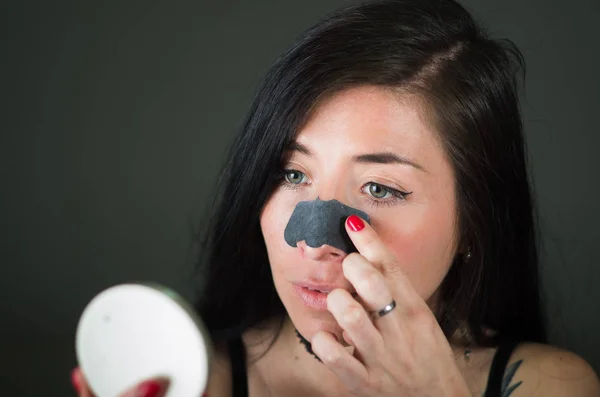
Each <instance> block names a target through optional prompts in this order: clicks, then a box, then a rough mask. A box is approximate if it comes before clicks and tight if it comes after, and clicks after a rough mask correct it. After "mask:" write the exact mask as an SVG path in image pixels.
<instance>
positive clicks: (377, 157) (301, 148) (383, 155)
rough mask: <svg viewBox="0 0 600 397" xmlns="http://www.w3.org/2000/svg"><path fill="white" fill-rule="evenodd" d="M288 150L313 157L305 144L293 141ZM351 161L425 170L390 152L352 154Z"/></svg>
mask: <svg viewBox="0 0 600 397" xmlns="http://www.w3.org/2000/svg"><path fill="white" fill-rule="evenodd" d="M287 150H288V151H296V152H300V153H302V154H304V155H306V156H309V157H313V153H312V152H311V151H310V149H309V148H308V147H306V146H305V145H303V144H301V143H298V142H293V143H291V144H290V145H289V146H288V147H287ZM352 161H354V162H355V163H361V164H403V165H408V166H411V167H413V168H416V169H418V170H421V171H423V172H427V170H425V168H423V167H422V166H421V165H420V164H417V163H415V162H414V161H412V160H410V159H408V158H406V157H403V156H398V155H397V154H395V153H392V152H378V153H366V154H359V155H356V156H352Z"/></svg>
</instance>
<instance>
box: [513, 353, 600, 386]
mask: <svg viewBox="0 0 600 397" xmlns="http://www.w3.org/2000/svg"><path fill="white" fill-rule="evenodd" d="M508 377H512V379H508ZM505 380H506V381H510V383H509V384H508V385H507V387H506V393H504V394H503V396H506V397H508V396H511V397H520V396H540V397H541V396H544V397H553V396H555V397H562V396H580V397H588V396H589V397H598V396H600V381H599V380H598V376H597V374H596V373H595V372H594V369H593V368H592V367H591V366H590V364H589V363H588V362H587V361H586V360H584V359H583V358H582V357H580V356H578V355H577V354H575V353H573V352H570V351H568V350H565V349H561V348H558V347H555V346H550V345H543V344H536V343H525V344H522V345H520V346H519V347H518V348H517V349H516V350H515V352H514V353H513V355H512V357H511V359H510V361H509V363H508V365H507V367H506V370H505Z"/></svg>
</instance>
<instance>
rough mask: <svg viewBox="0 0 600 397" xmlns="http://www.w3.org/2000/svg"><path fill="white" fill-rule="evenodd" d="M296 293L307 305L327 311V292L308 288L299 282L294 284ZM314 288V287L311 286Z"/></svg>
mask: <svg viewBox="0 0 600 397" xmlns="http://www.w3.org/2000/svg"><path fill="white" fill-rule="evenodd" d="M292 287H293V290H294V293H295V294H296V296H297V297H298V298H299V299H300V301H302V303H304V305H305V306H308V307H310V308H311V309H315V310H318V311H327V293H324V292H319V291H316V289H319V288H315V290H310V289H308V288H309V287H304V286H302V285H298V284H292ZM311 288H312V287H311Z"/></svg>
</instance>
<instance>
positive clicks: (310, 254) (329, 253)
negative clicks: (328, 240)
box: [297, 240, 348, 263]
mask: <svg viewBox="0 0 600 397" xmlns="http://www.w3.org/2000/svg"><path fill="white" fill-rule="evenodd" d="M297 247H298V248H299V249H300V252H301V253H302V255H303V256H305V257H306V258H309V259H312V260H314V261H323V262H324V261H327V262H340V263H341V262H342V260H343V259H344V258H345V257H346V255H348V254H347V253H345V252H344V251H342V250H341V249H339V248H336V247H332V246H331V245H327V244H324V245H322V246H320V247H317V248H313V247H311V246H309V245H308V244H306V241H304V240H303V241H298V243H297Z"/></svg>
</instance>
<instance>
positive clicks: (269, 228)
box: [260, 192, 295, 265]
mask: <svg viewBox="0 0 600 397" xmlns="http://www.w3.org/2000/svg"><path fill="white" fill-rule="evenodd" d="M294 205H295V204H294V203H293V202H291V201H290V200H289V199H286V197H285V195H282V194H281V192H279V193H278V192H275V193H274V194H273V195H272V196H271V198H270V199H269V200H268V201H267V203H266V205H265V207H264V209H263V211H262V213H261V216H260V227H261V230H262V233H263V238H264V240H265V244H266V246H267V253H268V254H269V260H270V262H271V264H272V265H273V264H274V263H277V262H278V261H276V260H275V259H276V258H277V257H278V256H281V255H283V254H284V253H285V251H286V250H287V249H291V248H292V247H290V246H288V245H287V243H286V242H285V239H284V238H283V234H284V231H285V227H286V225H287V222H288V220H289V219H290V217H291V216H292V212H293V210H294Z"/></svg>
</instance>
